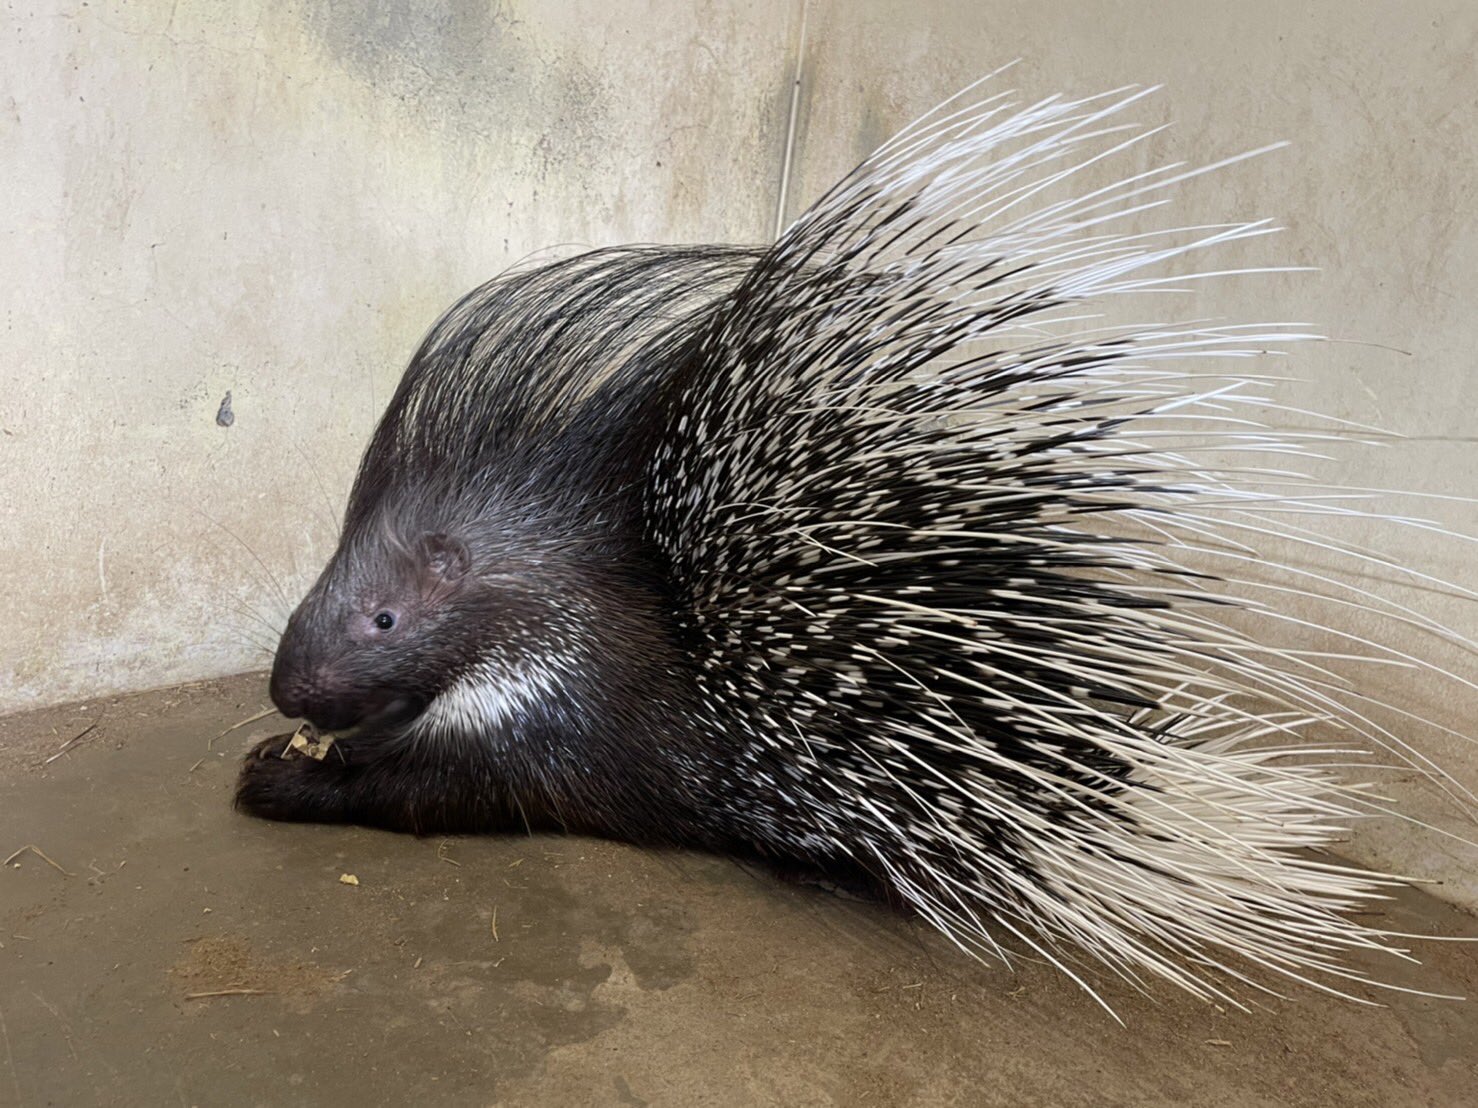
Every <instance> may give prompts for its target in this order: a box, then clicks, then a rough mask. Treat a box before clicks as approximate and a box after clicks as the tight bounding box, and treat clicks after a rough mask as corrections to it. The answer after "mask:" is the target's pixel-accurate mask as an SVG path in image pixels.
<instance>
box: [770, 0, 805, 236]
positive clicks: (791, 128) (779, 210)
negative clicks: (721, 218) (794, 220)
mask: <svg viewBox="0 0 1478 1108" xmlns="http://www.w3.org/2000/svg"><path fill="white" fill-rule="evenodd" d="M810 8H811V0H801V33H800V36H799V37H798V38H797V40H796V45H795V73H794V74H793V75H792V77H791V81H790V119H789V121H788V122H787V123H786V126H785V161H784V162H782V163H781V165H780V198H779V200H778V201H777V202H776V204H775V237H776V238H777V239H778V238H779V237H780V236H781V234H783V233H784V231H785V202H786V200H787V199H788V198H789V195H790V165H791V162H792V161H793V160H794V158H795V124H796V116H797V115H798V114H799V113H800V107H801V66H802V64H803V63H804V61H805V57H806V17H807V16H808V15H809V14H810Z"/></svg>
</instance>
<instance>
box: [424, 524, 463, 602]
mask: <svg viewBox="0 0 1478 1108" xmlns="http://www.w3.org/2000/svg"><path fill="white" fill-rule="evenodd" d="M416 553H417V555H418V560H419V562H420V565H421V570H422V573H423V574H424V577H425V582H424V587H425V591H427V592H428V593H434V592H436V591H438V590H440V589H443V588H445V587H447V586H448V585H454V584H456V583H457V582H458V581H460V580H461V579H462V578H463V577H465V576H466V575H467V571H468V570H469V569H471V568H472V552H471V551H470V550H468V549H467V544H466V543H465V542H463V541H462V540H461V539H459V538H457V536H455V535H448V534H447V533H446V532H444V531H436V532H429V533H427V534H424V535H422V536H421V539H420V542H418V543H417V544H416Z"/></svg>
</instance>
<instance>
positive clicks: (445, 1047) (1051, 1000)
mask: <svg viewBox="0 0 1478 1108" xmlns="http://www.w3.org/2000/svg"><path fill="white" fill-rule="evenodd" d="M265 706H266V702H265V698H264V692H263V682H262V680H261V678H260V677H256V678H251V677H247V678H238V679H234V680H231V681H225V682H219V683H213V684H209V685H196V686H191V687H187V688H181V689H174V690H169V691H166V692H162V693H152V694H145V695H140V696H132V697H124V698H117V699H112V700H108V701H105V702H99V703H96V704H91V705H85V706H84V705H77V706H72V707H69V708H63V709H58V710H52V711H48V712H44V713H33V714H30V715H26V716H14V717H11V718H9V719H5V720H0V858H3V857H5V856H6V855H9V854H10V852H11V851H12V850H16V849H18V848H22V847H25V846H27V845H33V846H34V847H35V848H37V849H39V851H41V852H44V854H45V856H46V857H42V856H41V854H38V853H36V852H35V851H32V850H26V851H23V852H22V853H20V854H18V855H16V856H15V857H14V858H13V859H12V860H11V861H10V862H9V863H8V864H6V865H5V866H4V868H3V871H0V1104H7V1105H8V1104H16V1105H24V1106H31V1105H44V1104H55V1105H86V1104H93V1103H96V1104H108V1105H115V1104H124V1105H132V1104H139V1105H155V1104H175V1103H178V1104H182V1105H236V1104H243V1105H244V1104H272V1105H283V1104H315V1105H339V1104H347V1105H359V1106H369V1105H376V1104H409V1103H417V1104H456V1105H461V1104H469V1105H471V1104H478V1105H488V1104H510V1105H512V1104H582V1105H583V1104H632V1105H636V1104H660V1105H710V1104H712V1105H728V1104H784V1105H811V1104H818V1105H825V1104H840V1105H852V1104H859V1105H891V1104H969V1105H974V1104H981V1105H989V1104H1000V1105H1018V1106H1020V1105H1036V1104H1052V1105H1105V1104H1136V1105H1141V1104H1177V1105H1179V1104H1205V1105H1248V1104H1288V1105H1382V1106H1388V1105H1404V1104H1423V1105H1468V1104H1475V1103H1478V1000H1475V1001H1473V1002H1469V1003H1454V1002H1448V1001H1437V1000H1428V999H1422V998H1417V997H1405V996H1399V995H1398V996H1395V997H1394V998H1392V999H1391V1006H1390V1007H1388V1008H1362V1007H1357V1006H1355V1005H1353V1004H1349V1003H1346V1002H1339V1001H1335V1000H1332V999H1328V998H1325V997H1322V996H1319V995H1315V994H1312V993H1302V994H1299V995H1297V996H1296V997H1294V998H1293V999H1292V1000H1291V1001H1289V1002H1276V1001H1275V1002H1272V1004H1271V1007H1269V1008H1267V1009H1265V1010H1258V1011H1256V1012H1255V1013H1253V1014H1250V1015H1249V1014H1242V1013H1237V1012H1224V1011H1220V1010H1218V1009H1217V1008H1215V1007H1211V1006H1207V1005H1204V1004H1200V1003H1198V1002H1196V1001H1193V1000H1190V999H1188V998H1182V997H1179V996H1176V995H1174V994H1173V993H1171V992H1169V991H1162V992H1161V995H1159V996H1158V997H1157V999H1156V1001H1155V1002H1148V1001H1146V1000H1144V999H1142V998H1139V997H1136V996H1134V995H1132V994H1129V993H1127V992H1126V991H1125V990H1123V989H1115V988H1113V986H1112V985H1109V986H1107V992H1106V995H1107V996H1108V997H1109V998H1110V999H1111V1000H1112V1002H1113V1003H1114V1005H1115V1007H1116V1008H1117V1009H1118V1011H1119V1013H1120V1014H1121V1015H1122V1016H1123V1018H1124V1020H1125V1022H1126V1024H1127V1026H1126V1027H1120V1026H1118V1025H1117V1024H1115V1023H1114V1022H1112V1021H1111V1020H1110V1019H1109V1018H1108V1017H1107V1016H1106V1015H1104V1014H1103V1012H1102V1011H1101V1010H1100V1009H1099V1008H1097V1007H1096V1006H1095V1005H1094V1004H1093V1003H1092V1001H1091V1000H1090V999H1089V998H1088V997H1087V996H1085V995H1084V994H1082V993H1081V992H1079V991H1078V990H1077V989H1076V988H1075V987H1074V986H1072V985H1071V984H1070V983H1068V982H1067V981H1065V980H1064V979H1062V978H1060V977H1058V976H1057V975H1056V974H1055V973H1054V972H1052V971H1051V970H1049V969H1047V968H1045V967H1042V966H1039V965H1031V964H1025V965H1023V966H1021V967H1020V968H1019V970H1018V972H1016V973H1015V974H1011V973H1008V972H1006V971H1004V970H1001V969H999V968H993V967H983V966H979V965H975V964H972V963H970V962H967V961H964V960H963V959H962V958H961V957H960V956H959V955H957V954H956V953H954V951H953V950H952V949H951V948H950V947H948V946H947V945H946V944H945V943H944V942H942V941H941V940H939V939H938V938H937V937H935V936H933V935H931V934H929V933H927V932H926V931H924V930H923V929H921V928H919V927H917V926H915V925H913V924H911V923H909V922H907V921H904V920H901V919H898V918H895V917H893V916H892V915H890V914H889V913H887V912H886V911H884V910H882V909H879V908H877V907H874V906H872V905H862V904H856V903H851V902H847V901H844V900H840V899H836V898H833V897H830V896H828V895H826V894H824V893H821V892H818V891H816V890H810V889H805V888H798V887H791V886H785V885H781V884H777V883H775V882H774V881H772V880H771V879H769V878H768V877H765V876H763V875H758V874H753V873H750V872H748V871H746V870H744V869H741V868H739V867H738V866H736V865H734V864H732V863H729V862H727V861H724V860H721V859H715V858H708V857H702V856H697V855H688V854H654V853H651V852H644V851H640V850H636V849H632V848H628V847H625V846H621V845H618V844H611V843H603V842H592V841H585V840H570V839H558V838H533V839H528V838H497V839H455V840H416V839H413V838H407V837H400V836H395V835H389V834H383V833H379V832H372V831H366V830H359V829H352V828H325V827H298V826H278V825H272V824H266V823H259V822H256V821H253V820H249V819H246V818H243V817H241V816H238V815H236V814H235V813H234V812H233V811H232V810H231V808H230V804H229V798H230V787H231V782H232V779H233V777H234V774H235V765H236V761H237V757H238V755H239V753H240V751H241V750H242V749H243V748H244V747H245V746H246V745H248V744H249V743H250V742H251V741H253V740H254V739H256V738H259V737H261V736H262V735H264V734H267V733H270V732H271V731H272V730H281V729H282V728H281V721H279V720H277V719H276V718H275V717H270V718H264V719H261V720H258V721H255V722H253V723H250V724H247V725H245V726H243V727H240V728H238V729H237V730H234V731H232V732H230V733H229V734H227V735H225V736H223V737H220V738H218V739H217V740H216V741H215V743H214V749H212V747H211V745H210V740H211V738H212V736H217V735H219V734H220V732H222V731H223V730H224V729H225V728H226V727H227V726H229V725H231V724H233V723H236V722H238V721H241V720H243V719H246V718H247V717H250V716H253V715H256V714H257V713H258V712H259V711H261V709H262V708H263V707H265ZM89 724H95V726H94V728H93V730H91V731H88V732H87V733H86V734H84V735H82V737H81V738H80V739H78V740H77V741H76V742H74V743H71V744H70V745H67V744H68V741H69V740H70V739H72V737H73V736H74V735H77V734H78V733H79V732H82V731H83V729H84V728H86V727H88V726H89ZM63 749H65V752H64V753H62V754H61V755H60V756H59V757H58V756H56V755H57V753H58V751H60V750H63ZM48 858H49V859H50V860H51V861H52V862H54V863H55V866H53V865H52V864H50V863H49V862H48V861H47V859H48ZM58 867H59V868H58ZM59 869H63V870H65V871H66V873H65V874H63V873H62V872H59ZM343 874H352V875H354V876H355V877H357V878H358V882H359V883H358V885H357V886H351V885H347V884H344V883H342V882H341V875H343ZM1391 922H1392V926H1394V927H1397V928H1399V929H1403V930H1410V931H1418V932H1423V933H1438V934H1444V935H1457V934H1468V935H1472V934H1474V933H1475V932H1478V927H1475V924H1474V920H1473V919H1472V918H1471V917H1470V916H1467V915H1465V914H1464V913H1462V912H1460V911H1458V910H1456V909H1454V908H1451V907H1449V906H1447V905H1444V904H1442V903H1441V902H1438V901H1436V900H1433V899H1430V898H1428V897H1425V896H1420V895H1416V894H1413V895H1411V896H1409V897H1406V898H1405V899H1403V900H1402V901H1401V902H1400V903H1399V904H1397V905H1395V906H1394V908H1393V912H1392V918H1391ZM1421 953H1422V956H1423V958H1424V961H1425V965H1424V966H1422V967H1421V968H1419V969H1416V970H1413V971H1411V972H1410V973H1407V974H1405V975H1404V976H1403V978H1402V980H1403V981H1404V982H1405V983H1409V984H1416V985H1420V986H1424V987H1427V988H1431V989H1434V990H1446V991H1451V992H1455V993H1464V994H1472V995H1478V951H1475V949H1474V948H1473V947H1472V946H1469V945H1467V944H1457V943H1435V944H1429V945H1427V946H1425V947H1424V948H1423V950H1422V952H1421Z"/></svg>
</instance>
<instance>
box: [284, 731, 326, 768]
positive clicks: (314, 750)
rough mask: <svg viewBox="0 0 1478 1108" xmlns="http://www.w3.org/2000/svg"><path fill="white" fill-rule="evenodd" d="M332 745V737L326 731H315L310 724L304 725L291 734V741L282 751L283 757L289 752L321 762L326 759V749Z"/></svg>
mask: <svg viewBox="0 0 1478 1108" xmlns="http://www.w3.org/2000/svg"><path fill="white" fill-rule="evenodd" d="M333 745H334V736H333V735H331V734H330V733H329V732H327V731H318V730H316V729H315V728H314V727H313V725H312V724H311V723H304V724H303V725H302V726H301V727H299V728H298V729H297V730H296V731H294V732H293V737H292V739H291V741H289V742H288V744H287V750H285V751H283V757H287V755H288V752H289V751H296V752H297V753H299V754H306V755H307V756H308V757H310V758H312V759H313V760H314V761H316V762H321V761H323V760H324V759H325V758H327V757H328V748H329V747H331V746H333Z"/></svg>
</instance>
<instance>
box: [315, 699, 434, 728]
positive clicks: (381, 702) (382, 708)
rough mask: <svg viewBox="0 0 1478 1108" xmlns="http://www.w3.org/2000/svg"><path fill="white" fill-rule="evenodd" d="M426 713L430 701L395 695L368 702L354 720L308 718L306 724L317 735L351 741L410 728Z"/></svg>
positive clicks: (341, 716) (337, 715)
mask: <svg viewBox="0 0 1478 1108" xmlns="http://www.w3.org/2000/svg"><path fill="white" fill-rule="evenodd" d="M425 710H426V701H425V700H424V699H422V698H421V697H417V696H404V695H399V694H397V695H391V696H375V697H371V698H368V699H367V700H366V701H365V702H364V703H363V705H361V707H360V711H359V712H358V714H356V715H354V716H352V717H350V716H347V715H346V714H345V713H343V712H339V713H335V714H333V715H331V716H323V715H319V716H318V718H316V719H315V718H314V717H312V716H307V717H305V718H304V722H306V723H307V724H308V725H309V726H310V727H311V728H312V729H313V730H314V732H316V733H317V734H320V735H333V736H335V737H337V738H347V737H349V736H351V735H368V734H376V733H379V734H383V733H384V732H387V731H395V730H399V729H400V728H403V727H406V726H407V725H409V724H411V723H413V722H414V721H415V720H417V719H418V718H420V716H421V713H423V712H424V711H425Z"/></svg>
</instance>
